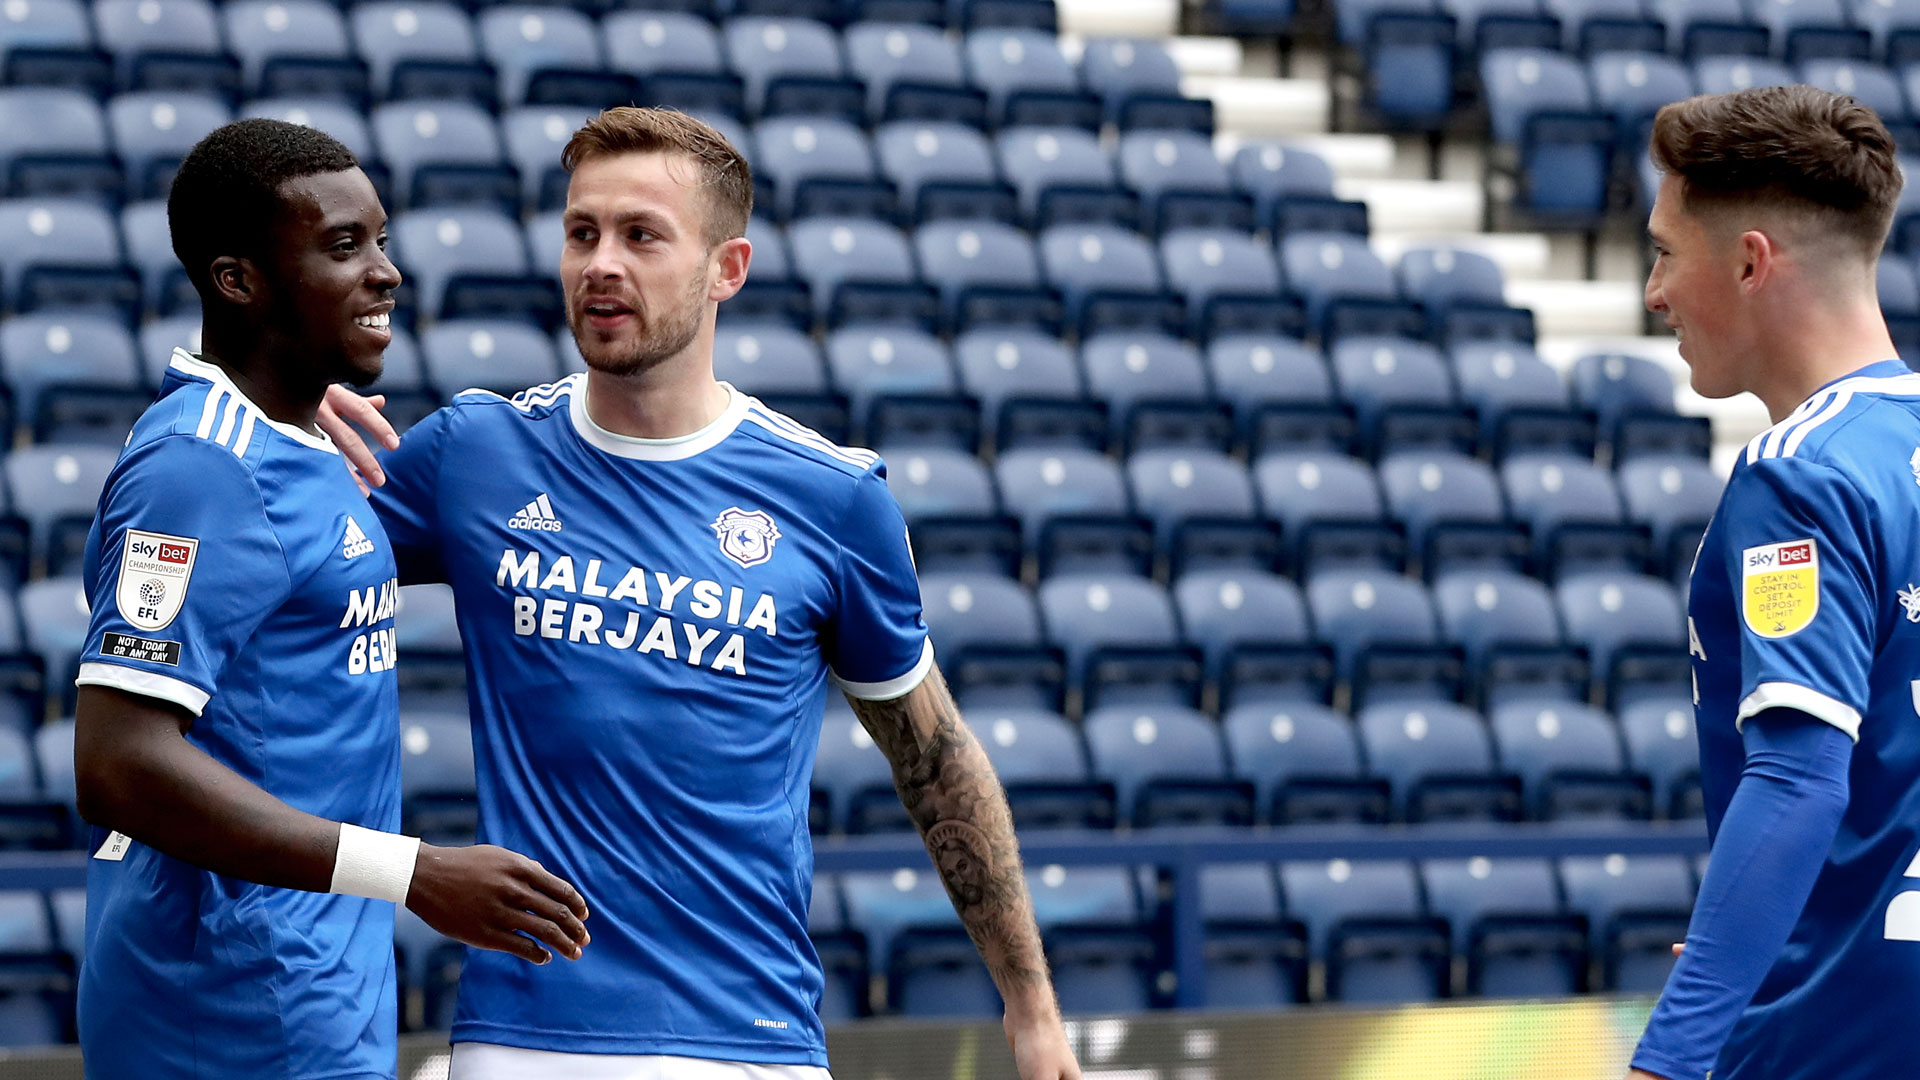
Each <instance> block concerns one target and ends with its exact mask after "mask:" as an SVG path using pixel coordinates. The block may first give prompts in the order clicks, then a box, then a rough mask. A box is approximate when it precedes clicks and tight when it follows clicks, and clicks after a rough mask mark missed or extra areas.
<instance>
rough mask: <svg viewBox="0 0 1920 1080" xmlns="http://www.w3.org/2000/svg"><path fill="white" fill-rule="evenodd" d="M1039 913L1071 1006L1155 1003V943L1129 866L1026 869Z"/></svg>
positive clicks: (1057, 981) (1063, 1000) (1056, 977)
mask: <svg viewBox="0 0 1920 1080" xmlns="http://www.w3.org/2000/svg"><path fill="white" fill-rule="evenodd" d="M1027 890H1028V892H1029V893H1030V894H1031V895H1032V897H1033V916H1034V921H1035V922H1036V923H1037V924H1038V925H1039V927H1040V935H1041V940H1042V942H1043V943H1044V945H1045V947H1046V952H1047V962H1048V967H1049V968H1051V969H1052V975H1053V981H1054V986H1055V988H1056V991H1057V993H1058V994H1059V997H1060V1008H1061V1009H1062V1010H1063V1011H1066V1012H1069V1013H1137V1012H1139V1011H1141V1010H1143V1009H1145V1008H1147V1007H1148V1005H1149V1004H1150V998H1151V990H1150V989H1149V987H1150V983H1149V980H1150V979H1151V978H1152V975H1153V960H1154V947H1153V940H1152V938H1151V937H1150V936H1149V935H1148V933H1147V929H1146V927H1145V926H1144V925H1143V924H1142V923H1141V920H1140V897H1139V893H1138V891H1137V889H1136V886H1135V883H1134V875H1133V873H1132V872H1131V871H1130V870H1129V869H1127V868H1124V867H1117V866H1115V867H1094V866H1087V867H1073V868H1072V869H1068V868H1067V867H1064V866H1047V867H1041V868H1038V869H1031V868H1030V869H1029V870H1028V871H1027Z"/></svg>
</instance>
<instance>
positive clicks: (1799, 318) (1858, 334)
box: [1752, 296, 1899, 424]
mask: <svg viewBox="0 0 1920 1080" xmlns="http://www.w3.org/2000/svg"><path fill="white" fill-rule="evenodd" d="M1788 309H1789V310H1792V311H1793V312H1794V318H1792V319H1786V320H1781V321H1780V322H1779V323H1777V324H1775V325H1773V326H1770V327H1764V328H1763V330H1764V333H1763V335H1762V337H1761V340H1763V341H1767V342H1771V343H1772V345H1771V347H1768V348H1763V349H1761V350H1758V352H1759V355H1758V356H1757V357H1756V359H1757V361H1758V363H1757V364H1756V369H1757V370H1756V376H1757V377H1756V379H1755V380H1754V385H1753V387H1752V390H1753V393H1754V395H1755V396H1756V397H1758V398H1759V399H1760V400H1761V401H1762V402H1764V403H1765V404H1766V406H1767V413H1768V415H1770V416H1771V417H1772V418H1773V422H1774V423H1776V424H1777V423H1779V422H1780V421H1782V420H1784V419H1786V417H1787V414H1788V413H1791V412H1792V411H1793V410H1794V409H1796V408H1798V407H1799V406H1800V403H1801V402H1803V401H1806V400H1807V399H1808V398H1809V397H1812V396H1813V393H1814V391H1816V390H1818V389H1820V388H1821V387H1822V386H1825V385H1826V384H1828V383H1830V382H1832V381H1834V380H1835V379H1838V378H1840V377H1842V376H1844V375H1847V374H1850V373H1852V372H1855V371H1858V370H1860V369H1861V368H1863V367H1866V366H1867V365H1868V364H1872V363H1875V362H1878V361H1881V360H1891V359H1893V358H1894V357H1896V356H1898V355H1899V353H1898V351H1897V350H1896V349H1895V348H1894V345H1893V338H1892V337H1890V336H1889V335H1888V334H1887V323H1886V319H1885V318H1884V317H1883V316H1882V315H1881V314H1880V308H1879V303H1878V301H1877V300H1875V299H1874V298H1873V297H1871V296H1869V297H1868V298H1867V299H1866V300H1865V301H1864V302H1848V303H1844V304H1840V305H1834V306H1827V305H1821V304H1802V305H1790V306H1789V308H1788Z"/></svg>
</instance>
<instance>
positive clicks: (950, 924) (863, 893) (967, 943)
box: [841, 868, 1003, 1017]
mask: <svg viewBox="0 0 1920 1080" xmlns="http://www.w3.org/2000/svg"><path fill="white" fill-rule="evenodd" d="M841 891H842V892H843V893H844V895H845V897H846V904H847V921H848V922H849V923H850V924H851V925H852V926H853V927H854V928H855V929H857V930H858V931H859V932H860V933H861V934H862V935H863V936H864V937H865V938H866V941H867V952H868V955H869V956H870V957H871V958H872V964H873V967H874V969H875V970H876V971H879V972H883V973H884V974H885V976H886V983H887V1000H888V1002H889V1003H890V1004H891V1005H892V1007H893V1008H894V1009H895V1010H897V1011H898V1012H900V1013H901V1014H903V1015H906V1016H917V1017H956V1016H962V1017H987V1016H998V1015H1000V1013H1001V1011H1002V1009H1003V1006H1002V1005H1001V1002H1000V995H999V993H998V992H997V991H995V990H994V987H993V980H992V979H991V978H990V977H989V976H988V974H987V968H986V965H985V964H982V963H981V962H980V954H979V953H978V952H977V951H976V950H975V949H974V947H973V942H972V941H971V940H969V939H968V938H967V936H966V932H965V931H964V930H963V929H962V928H961V925H960V916H958V915H956V914H954V911H953V901H952V900H951V899H949V898H948V896H947V890H946V887H945V886H944V885H942V884H941V883H940V879H939V877H938V875H936V874H934V873H932V872H930V871H928V870H926V869H924V868H922V869H919V870H908V869H901V870H895V871H893V872H891V873H888V872H866V873H852V874H846V875H844V876H843V877H842V878H841Z"/></svg>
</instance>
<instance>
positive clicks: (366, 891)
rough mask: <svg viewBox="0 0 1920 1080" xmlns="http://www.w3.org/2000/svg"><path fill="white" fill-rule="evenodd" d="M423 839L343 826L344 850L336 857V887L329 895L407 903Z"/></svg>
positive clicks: (334, 876) (334, 857) (334, 878)
mask: <svg viewBox="0 0 1920 1080" xmlns="http://www.w3.org/2000/svg"><path fill="white" fill-rule="evenodd" d="M419 854H420V838H419V837H417V836H401V835H399V834H397V833H387V832H375V831H374V830H372V829H363V828H361V827H360V826H358V825H349V824H347V823H346V822H344V821H343V822H341V823H340V846H339V849H338V850H337V851H336V852H335V853H334V856H333V886H332V888H330V889H329V890H328V891H329V892H336V893H341V894H343V895H346V896H365V897H369V898H371V899H374V900H391V901H393V902H394V903H396V904H404V903H406V902H407V889H408V888H409V887H411V886H412V884H413V864H414V860H415V859H416V858H418V857H419Z"/></svg>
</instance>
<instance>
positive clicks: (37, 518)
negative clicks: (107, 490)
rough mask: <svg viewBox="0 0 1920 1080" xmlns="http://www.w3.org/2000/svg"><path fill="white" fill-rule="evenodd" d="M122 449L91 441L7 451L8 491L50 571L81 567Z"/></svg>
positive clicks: (38, 557)
mask: <svg viewBox="0 0 1920 1080" xmlns="http://www.w3.org/2000/svg"><path fill="white" fill-rule="evenodd" d="M119 456H120V452H119V448H118V447H112V446H94V445H87V444H60V443H51V444H42V445H39V446H28V447H23V448H21V449H18V450H15V451H13V452H12V453H11V454H8V455H7V459H6V474H7V489H8V491H9V492H10V493H11V494H12V496H13V509H14V512H15V513H17V514H19V515H20V516H21V517H23V518H25V519H26V521H27V527H28V529H29V530H30V533H29V535H30V536H31V537H32V538H33V554H34V557H35V559H36V561H38V560H45V563H46V566H47V571H48V573H50V574H59V573H61V572H63V571H65V570H67V569H68V568H73V569H78V568H79V566H78V564H79V557H80V552H81V549H82V548H83V547H85V545H86V542H87V541H86V534H87V528H88V527H89V526H90V525H91V524H92V523H93V515H94V510H95V509H96V508H97V506H98V505H99V502H100V492H101V489H103V488H104V487H105V486H106V483H107V474H108V473H110V472H112V471H113V463H114V461H115V460H117V459H118V458H119Z"/></svg>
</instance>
